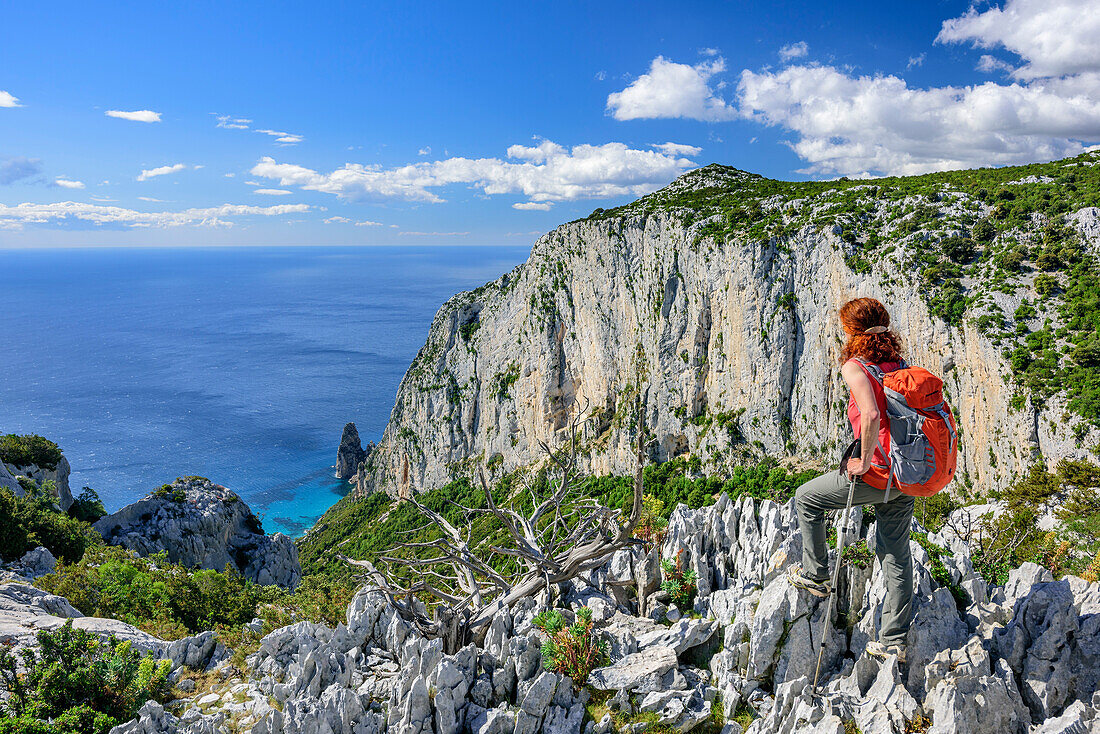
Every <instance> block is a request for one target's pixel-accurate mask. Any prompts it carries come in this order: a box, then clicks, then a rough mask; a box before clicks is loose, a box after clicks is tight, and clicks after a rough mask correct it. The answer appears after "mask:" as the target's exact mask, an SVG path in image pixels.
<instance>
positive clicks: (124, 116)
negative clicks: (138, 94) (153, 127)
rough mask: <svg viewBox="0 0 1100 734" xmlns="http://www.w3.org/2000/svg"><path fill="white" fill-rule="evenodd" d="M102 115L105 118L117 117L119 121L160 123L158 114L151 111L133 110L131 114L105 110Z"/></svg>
mask: <svg viewBox="0 0 1100 734" xmlns="http://www.w3.org/2000/svg"><path fill="white" fill-rule="evenodd" d="M104 114H106V115H107V117H117V118H119V119H120V120H130V121H132V122H160V113H159V112H153V111H152V110H133V111H132V112H126V111H125V110H107V112H106V113H104Z"/></svg>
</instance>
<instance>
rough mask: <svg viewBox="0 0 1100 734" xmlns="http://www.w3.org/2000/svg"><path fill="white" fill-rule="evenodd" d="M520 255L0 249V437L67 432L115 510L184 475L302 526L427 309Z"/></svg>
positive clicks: (446, 250) (326, 493) (391, 388)
mask: <svg viewBox="0 0 1100 734" xmlns="http://www.w3.org/2000/svg"><path fill="white" fill-rule="evenodd" d="M528 252H529V248H527V247H523V248H518V247H515V248H513V247H270V248H259V247H247V248H245V247H242V248H157V249H152V248H150V249H134V248H117V249H116V248H86V249H70V250H45V249H44V250H0V433H37V434H40V435H43V436H46V437H47V438H50V439H51V440H53V441H56V442H57V443H58V444H59V445H60V446H61V448H62V450H64V452H65V456H66V457H68V459H69V463H70V464H71V465H72V469H73V473H72V476H71V477H70V480H69V484H70V486H71V488H72V490H73V494H74V496H75V495H76V494H77V493H78V492H79V491H80V489H81V487H84V486H89V487H92V488H94V489H95V490H96V491H97V492H98V493H99V496H100V497H101V498H102V499H103V501H104V503H105V504H106V506H107V509H108V510H109V511H114V510H117V509H119V508H121V507H122V506H123V505H125V504H127V503H129V502H132V501H134V500H136V499H139V498H140V497H142V496H143V495H144V494H145V493H147V492H149V491H150V490H151V489H153V488H155V487H157V486H160V485H161V484H164V483H165V482H170V481H172V480H173V479H174V478H175V477H177V476H184V475H191V474H198V475H201V476H205V477H209V478H210V479H212V480H213V481H215V482H217V483H218V484H223V485H225V486H227V487H229V488H230V489H233V490H234V491H236V492H237V493H238V494H239V495H240V496H241V497H242V498H243V499H244V500H245V501H246V502H247V503H248V504H249V505H250V506H251V507H252V509H253V511H255V512H256V513H257V514H258V515H260V517H261V519H262V520H263V525H264V529H265V530H266V531H267V532H285V533H288V534H291V535H299V534H301V533H302V532H304V531H305V530H306V529H307V528H308V527H309V526H310V525H311V524H312V523H313V522H314V521H315V520H316V519H317V518H318V517H320V516H321V514H322V513H324V511H325V510H326V509H328V507H329V506H330V505H332V504H333V503H334V502H335V501H336V500H338V499H339V498H340V497H341V496H342V495H343V494H345V493H346V491H347V485H346V483H344V482H340V481H337V480H336V479H335V478H334V465H335V462H336V449H337V447H338V445H339V442H340V433H341V431H342V430H343V427H344V424H345V423H347V422H348V421H354V422H355V423H356V425H357V427H358V429H359V435H360V437H361V438H362V440H363V442H364V443H366V442H367V441H368V440H378V439H379V438H380V437H381V435H382V430H383V429H384V428H385V426H386V421H387V420H388V419H389V415H390V410H391V409H392V408H393V401H394V396H395V395H396V392H397V386H398V384H399V383H400V381H401V377H402V376H403V375H404V373H405V370H406V368H407V367H408V365H409V363H410V362H411V361H412V359H413V357H414V356H416V352H417V350H418V349H419V348H420V346H421V345H422V344H423V343H424V340H425V337H426V336H427V333H428V327H429V325H430V324H431V320H432V317H433V316H434V315H435V312H436V311H437V310H438V308H439V306H440V305H442V304H443V302H444V301H446V300H447V299H448V298H450V297H451V296H452V295H454V294H455V293H457V292H459V291H462V290H468V289H470V288H474V287H477V286H479V285H481V284H483V283H485V282H487V281H490V280H493V279H495V278H496V277H497V276H499V275H500V274H502V273H504V272H507V271H508V270H510V269H511V268H512V267H514V266H515V265H517V264H519V263H520V262H522V261H523V260H525V259H526V257H527V254H528Z"/></svg>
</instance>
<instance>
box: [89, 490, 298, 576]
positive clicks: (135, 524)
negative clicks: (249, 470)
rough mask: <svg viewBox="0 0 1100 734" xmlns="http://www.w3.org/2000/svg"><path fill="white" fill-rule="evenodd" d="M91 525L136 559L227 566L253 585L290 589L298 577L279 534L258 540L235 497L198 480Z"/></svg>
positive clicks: (253, 520)
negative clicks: (158, 556)
mask: <svg viewBox="0 0 1100 734" xmlns="http://www.w3.org/2000/svg"><path fill="white" fill-rule="evenodd" d="M166 486H167V489H164V490H157V491H154V492H151V493H149V494H147V495H146V496H145V497H144V498H142V499H140V500H138V501H137V502H134V503H132V504H129V505H127V506H126V507H124V508H122V509H121V510H119V511H118V512H116V513H114V514H111V515H107V516H106V517H103V518H100V519H99V520H98V521H97V522H96V523H95V529H96V530H98V531H99V533H100V535H102V536H103V539H104V540H106V541H107V542H108V543H110V544H111V545H121V546H124V547H126V548H130V549H131V550H133V551H135V552H137V553H138V554H140V555H143V556H144V555H149V554H151V553H156V552H158V551H165V552H167V553H168V558H169V559H170V560H172V561H174V562H176V563H180V564H183V565H185V566H199V567H202V568H213V569H218V570H221V569H223V568H225V565H226V564H227V563H228V564H231V565H233V566H236V567H237V569H238V570H240V572H241V574H243V575H244V577H245V578H247V579H249V580H251V581H255V582H256V583H258V584H278V585H279V586H284V587H287V588H294V587H296V586H297V585H298V582H299V580H301V577H302V569H301V566H300V565H299V564H298V549H297V547H296V546H295V545H294V542H293V541H292V540H291V539H290V538H289V537H287V536H285V535H283V534H282V533H276V534H275V535H264V533H263V528H262V526H261V525H260V521H259V519H258V518H257V517H256V516H255V515H254V514H252V511H251V510H250V509H249V508H248V505H246V504H245V503H244V502H243V501H242V500H241V498H240V497H238V496H237V494H236V493H235V492H232V491H230V490H228V489H226V488H225V487H222V486H220V485H217V484H214V483H213V482H211V481H210V480H209V479H204V478H202V477H187V478H181V479H177V480H176V481H175V482H173V483H172V484H171V485H166Z"/></svg>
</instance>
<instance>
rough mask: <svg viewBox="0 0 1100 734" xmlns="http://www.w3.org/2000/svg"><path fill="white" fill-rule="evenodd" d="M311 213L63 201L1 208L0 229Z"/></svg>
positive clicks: (213, 223) (211, 222)
mask: <svg viewBox="0 0 1100 734" xmlns="http://www.w3.org/2000/svg"><path fill="white" fill-rule="evenodd" d="M309 210H310V207H309V205H308V204H280V205H278V206H266V207H265V206H246V205H243V204H222V205H221V206H216V207H208V208H205V209H184V210H183V211H178V212H139V211H135V210H133V209H125V208H122V207H117V206H101V205H99V204H83V203H79V202H75V201H63V202H59V203H56V204H18V205H15V206H7V205H5V204H0V227H5V228H7V229H20V228H22V227H23V226H25V225H27V224H58V223H63V222H72V221H78V222H85V223H89V224H92V225H95V226H101V225H121V226H126V227H180V226H184V225H195V226H203V227H219V226H220V227H228V226H232V224H233V223H232V222H231V221H229V220H228V219H227V218H228V217H233V218H236V217H249V216H263V217H274V216H282V215H285V214H299V213H304V212H307V211H309Z"/></svg>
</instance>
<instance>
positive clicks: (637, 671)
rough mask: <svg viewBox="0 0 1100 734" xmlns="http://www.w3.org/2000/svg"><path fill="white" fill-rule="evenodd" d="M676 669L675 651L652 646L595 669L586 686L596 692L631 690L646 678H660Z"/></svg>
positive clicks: (669, 648)
mask: <svg viewBox="0 0 1100 734" xmlns="http://www.w3.org/2000/svg"><path fill="white" fill-rule="evenodd" d="M675 668H676V651H675V650H673V649H672V648H671V647H661V646H657V645H654V646H652V647H649V648H646V649H645V650H642V651H640V652H636V653H634V654H633V655H627V656H626V657H625V658H623V659H622V660H619V661H618V662H616V663H614V664H613V665H609V666H607V667H604V668H597V669H595V670H593V671H592V673H591V674H589V676H588V684H589V685H590V686H592V687H593V688H595V689H597V690H602V691H614V690H633V689H635V688H636V687H638V686H639V685H640V684H641V683H642V682H643V681H644V680H645V679H646V678H647V677H650V676H654V675H656V676H661V675H664V674H665V673H667V672H668V671H670V670H674V669H675Z"/></svg>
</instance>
